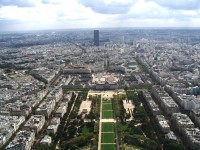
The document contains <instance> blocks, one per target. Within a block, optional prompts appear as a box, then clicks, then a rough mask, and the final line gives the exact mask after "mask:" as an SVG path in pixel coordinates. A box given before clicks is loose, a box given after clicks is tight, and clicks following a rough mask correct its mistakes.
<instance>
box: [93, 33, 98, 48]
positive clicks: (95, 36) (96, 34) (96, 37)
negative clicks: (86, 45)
mask: <svg viewBox="0 0 200 150" xmlns="http://www.w3.org/2000/svg"><path fill="white" fill-rule="evenodd" d="M94 45H95V46H99V30H94Z"/></svg>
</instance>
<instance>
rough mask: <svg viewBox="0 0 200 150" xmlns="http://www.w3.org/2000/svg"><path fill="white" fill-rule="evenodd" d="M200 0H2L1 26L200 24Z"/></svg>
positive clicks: (41, 27)
mask: <svg viewBox="0 0 200 150" xmlns="http://www.w3.org/2000/svg"><path fill="white" fill-rule="evenodd" d="M199 3H200V0H182V1H181V0H173V1H170V2H168V1H167V0H0V27H1V28H0V30H9V29H11V30H13V29H16V30H17V29H18V30H21V29H24V30H31V29H50V28H52V29H53V28H57V29H64V28H100V27H148V26H149V27H153V26H156V27H159V26H162V27H163V26H165V27H173V26H175V27H178V26H181V27H183V26H186V27H188V26H191V27H192V26H200V7H199Z"/></svg>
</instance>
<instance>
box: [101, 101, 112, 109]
mask: <svg viewBox="0 0 200 150" xmlns="http://www.w3.org/2000/svg"><path fill="white" fill-rule="evenodd" d="M102 110H112V103H106V104H103V105H102Z"/></svg>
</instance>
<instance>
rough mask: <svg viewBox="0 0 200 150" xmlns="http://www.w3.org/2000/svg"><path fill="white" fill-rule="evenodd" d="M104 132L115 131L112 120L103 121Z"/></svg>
mask: <svg viewBox="0 0 200 150" xmlns="http://www.w3.org/2000/svg"><path fill="white" fill-rule="evenodd" d="M102 132H114V124H113V123H112V122H102Z"/></svg>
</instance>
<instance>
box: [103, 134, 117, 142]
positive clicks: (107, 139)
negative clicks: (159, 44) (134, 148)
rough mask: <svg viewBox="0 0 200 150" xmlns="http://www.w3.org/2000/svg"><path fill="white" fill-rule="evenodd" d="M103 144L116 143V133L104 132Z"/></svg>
mask: <svg viewBox="0 0 200 150" xmlns="http://www.w3.org/2000/svg"><path fill="white" fill-rule="evenodd" d="M101 142H102V143H115V133H114V132H104V133H101Z"/></svg>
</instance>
